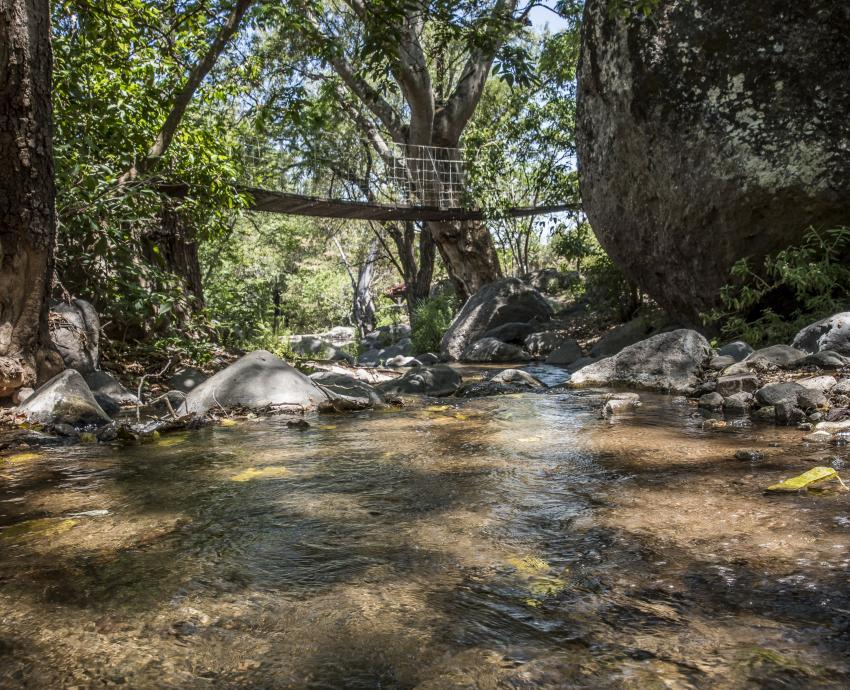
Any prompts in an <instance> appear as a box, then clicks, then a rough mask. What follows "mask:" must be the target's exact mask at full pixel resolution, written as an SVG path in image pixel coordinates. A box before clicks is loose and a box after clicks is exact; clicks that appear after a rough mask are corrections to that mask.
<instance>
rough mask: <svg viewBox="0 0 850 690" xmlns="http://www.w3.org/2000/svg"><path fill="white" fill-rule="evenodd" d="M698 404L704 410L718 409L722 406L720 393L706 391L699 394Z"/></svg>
mask: <svg viewBox="0 0 850 690" xmlns="http://www.w3.org/2000/svg"><path fill="white" fill-rule="evenodd" d="M699 406H700V407H702V408H703V409H706V410H719V409H721V408H722V407H723V396H722V395H720V393H706V394H705V395H703V396H700V399H699Z"/></svg>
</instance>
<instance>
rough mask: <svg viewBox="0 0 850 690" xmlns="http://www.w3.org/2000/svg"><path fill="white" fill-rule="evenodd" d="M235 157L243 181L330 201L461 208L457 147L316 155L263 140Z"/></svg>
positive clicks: (464, 197) (461, 159) (464, 196)
mask: <svg viewBox="0 0 850 690" xmlns="http://www.w3.org/2000/svg"><path fill="white" fill-rule="evenodd" d="M234 154H235V155H236V156H238V158H239V160H240V162H241V165H240V168H241V170H242V179H240V180H239V182H240V183H241V184H243V185H246V186H249V187H255V188H261V189H266V190H270V191H279V192H288V193H293V194H300V195H303V196H310V197H317V198H322V199H327V200H333V201H350V200H360V201H377V202H380V203H391V204H394V205H398V206H407V207H417V206H428V207H435V208H440V209H453V208H464V207H466V206H468V205H469V203H468V189H467V185H468V174H467V173H468V169H469V168H468V161H467V159H466V157H465V156H464V154H463V152H462V151H461V150H460V149H458V148H448V147H439V146H420V145H410V144H391V145H389V146H388V149H387V150H386V151H385V152H384V154H383V155H381V156H378V155H373V156H362V157H361V158H359V159H357V158H356V157H352V156H349V157H348V159H347V160H342V159H343V158H345V157H343V156H341V157H340V159H339V160H329V159H324V160H323V159H321V158H320V157H317V156H316V155H311V156H305V155H299V154H298V153H293V151H292V148H291V147H290V146H285V145H282V144H277V143H273V142H269V141H268V140H260V139H254V140H248V141H245V142H244V144H243V146H242V148H241V149H240V150H239V151H236V152H234Z"/></svg>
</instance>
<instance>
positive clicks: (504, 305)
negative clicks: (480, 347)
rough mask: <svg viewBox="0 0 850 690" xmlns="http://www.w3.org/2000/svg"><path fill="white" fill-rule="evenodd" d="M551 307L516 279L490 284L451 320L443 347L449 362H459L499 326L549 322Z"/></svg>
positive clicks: (533, 290) (534, 291)
mask: <svg viewBox="0 0 850 690" xmlns="http://www.w3.org/2000/svg"><path fill="white" fill-rule="evenodd" d="M551 317H552V308H551V307H550V306H549V303H548V302H547V301H546V300H545V299H544V297H543V296H542V295H541V294H540V293H539V292H538V291H537V290H535V289H533V288H531V287H529V286H528V285H526V284H525V283H523V282H522V281H520V280H517V279H516V278H504V279H502V280H497V281H495V282H493V283H489V284H488V285H485V286H484V287H482V288H481V289H480V290H479V291H478V292H477V293H475V294H474V295H473V296H472V297H470V298H469V299H468V300H467V302H466V304H464V305H463V308H462V309H461V310H460V312H459V313H458V314H457V316H456V317H455V318H454V320H453V321H452V323H451V325H450V326H449V328H448V330H447V331H446V333H445V335H444V336H443V340H442V343H441V346H440V353H441V355H443V356H444V357H446V358H447V359H453V360H458V359H460V358H461V357H462V356H463V353H464V351H465V350H466V349H467V348H468V347H469V346H470V345H472V344H473V343H475V342H476V341H477V340H480V339H481V338H482V337H483V335H484V334H485V333H486V332H487V331H489V330H491V329H493V328H496V327H497V326H501V325H503V324H506V323H511V322H529V321H531V320H532V319H534V318H537V319H539V320H542V321H547V320H549V319H550V318H551Z"/></svg>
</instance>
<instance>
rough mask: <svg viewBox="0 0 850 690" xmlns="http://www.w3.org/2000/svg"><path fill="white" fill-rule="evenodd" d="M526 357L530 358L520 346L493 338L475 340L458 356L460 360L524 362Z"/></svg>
mask: <svg viewBox="0 0 850 690" xmlns="http://www.w3.org/2000/svg"><path fill="white" fill-rule="evenodd" d="M528 359H531V358H530V357H529V355H528V353H527V352H525V351H524V350H523V349H522V348H520V347H517V346H516V345H510V344H508V343H503V342H502V341H501V340H496V339H495V338H481V339H480V340H476V341H475V342H474V343H472V344H471V345H469V346H467V347H466V349H465V350H464V351H463V352H462V353H461V356H460V360H461V361H462V362H524V361H526V360H528Z"/></svg>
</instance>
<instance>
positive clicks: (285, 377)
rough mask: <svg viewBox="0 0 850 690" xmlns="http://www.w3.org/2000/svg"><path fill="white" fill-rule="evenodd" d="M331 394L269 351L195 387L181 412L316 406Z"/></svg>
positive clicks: (243, 359) (241, 360)
mask: <svg viewBox="0 0 850 690" xmlns="http://www.w3.org/2000/svg"><path fill="white" fill-rule="evenodd" d="M327 400H328V395H327V393H325V392H324V391H323V390H322V389H321V388H319V387H318V386H317V385H316V384H315V383H314V382H313V381H311V380H310V379H309V378H308V377H307V376H305V375H304V374H302V373H301V372H300V371H298V370H297V369H295V368H293V367H291V366H289V365H288V364H287V363H286V362H284V361H283V360H282V359H279V358H278V357H275V355H273V354H272V353H271V352H267V351H266V350H257V351H255V352H251V353H250V354H247V355H245V356H244V357H240V358H239V359H237V360H236V361H235V362H234V363H233V364H231V365H230V366H229V367H227V368H225V369H222V370H221V371H219V372H218V373H216V374H215V375H213V376H211V377H210V378H208V379H207V380H206V381H204V382H203V383H202V384H200V385H199V386H197V387H196V388H194V389H192V390H191V391H190V392H189V394H188V395H187V396H186V400H185V401H184V402H183V404H182V405H181V406H180V409H179V410H178V414H181V415H185V414H204V413H206V412H208V411H210V410H213V409H221V408H224V409H230V408H248V409H262V408H265V407H277V408H291V409H308V410H309V409H313V408H316V407H317V406H318V405H320V404H321V403H324V402H326V401H327Z"/></svg>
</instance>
